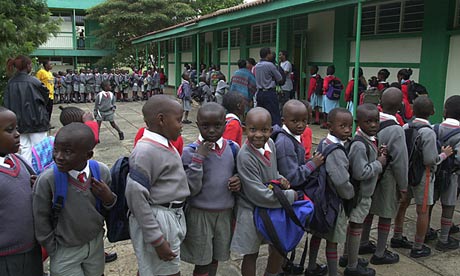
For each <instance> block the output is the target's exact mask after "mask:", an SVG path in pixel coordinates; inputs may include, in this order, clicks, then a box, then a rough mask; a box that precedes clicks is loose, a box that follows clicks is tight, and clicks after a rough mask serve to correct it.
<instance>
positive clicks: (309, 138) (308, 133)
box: [300, 127, 313, 160]
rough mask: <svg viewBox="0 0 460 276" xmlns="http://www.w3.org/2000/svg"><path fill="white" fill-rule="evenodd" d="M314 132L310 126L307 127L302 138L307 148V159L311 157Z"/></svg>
mask: <svg viewBox="0 0 460 276" xmlns="http://www.w3.org/2000/svg"><path fill="white" fill-rule="evenodd" d="M312 136H313V133H312V131H311V128H310V127H307V128H305V130H304V131H303V133H302V135H301V136H300V139H301V140H302V145H303V147H304V148H305V160H308V159H310V158H311V143H312Z"/></svg>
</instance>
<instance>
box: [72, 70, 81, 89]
mask: <svg viewBox="0 0 460 276" xmlns="http://www.w3.org/2000/svg"><path fill="white" fill-rule="evenodd" d="M72 83H73V92H75V93H78V92H79V91H80V75H78V74H72Z"/></svg>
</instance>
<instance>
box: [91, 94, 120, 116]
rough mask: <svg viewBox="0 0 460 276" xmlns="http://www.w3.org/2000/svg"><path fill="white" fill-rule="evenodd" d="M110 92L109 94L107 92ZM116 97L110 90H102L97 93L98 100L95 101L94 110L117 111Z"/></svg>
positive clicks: (101, 111) (102, 111) (103, 111)
mask: <svg viewBox="0 0 460 276" xmlns="http://www.w3.org/2000/svg"><path fill="white" fill-rule="evenodd" d="M106 93H109V94H106ZM115 101H116V98H115V96H114V95H113V93H112V92H110V91H102V92H99V93H97V96H96V100H95V101H94V111H95V112H98V111H99V112H100V113H105V114H108V113H114V112H115V108H116V106H115Z"/></svg>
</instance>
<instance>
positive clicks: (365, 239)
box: [361, 214, 374, 246]
mask: <svg viewBox="0 0 460 276" xmlns="http://www.w3.org/2000/svg"><path fill="white" fill-rule="evenodd" d="M373 220H374V215H371V214H369V215H367V216H366V218H365V219H364V223H363V229H362V232H361V246H364V245H367V244H368V243H369V235H370V233H371V227H372V221H373Z"/></svg>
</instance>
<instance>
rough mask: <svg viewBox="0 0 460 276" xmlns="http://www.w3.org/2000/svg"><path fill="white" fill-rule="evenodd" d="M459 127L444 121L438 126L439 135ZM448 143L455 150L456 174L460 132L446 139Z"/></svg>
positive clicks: (458, 159) (459, 151) (459, 155)
mask: <svg viewBox="0 0 460 276" xmlns="http://www.w3.org/2000/svg"><path fill="white" fill-rule="evenodd" d="M458 128H460V127H459V126H454V125H451V124H449V123H448V122H446V121H444V122H442V123H441V125H440V126H439V137H443V136H446V135H447V134H448V133H449V132H451V131H452V130H454V129H458ZM447 144H448V145H452V146H453V147H452V148H453V150H454V151H455V153H454V154H455V165H456V166H457V168H458V170H457V174H458V173H459V172H460V134H457V135H454V136H452V137H451V138H450V139H449V140H448V141H447Z"/></svg>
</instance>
